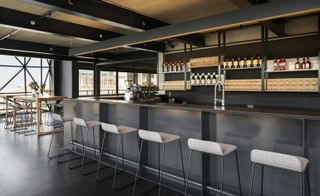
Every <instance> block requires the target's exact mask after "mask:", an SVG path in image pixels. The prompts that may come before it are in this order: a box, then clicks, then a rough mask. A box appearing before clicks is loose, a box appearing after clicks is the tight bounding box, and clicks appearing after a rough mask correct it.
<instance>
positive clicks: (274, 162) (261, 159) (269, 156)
mask: <svg viewBox="0 0 320 196" xmlns="http://www.w3.org/2000/svg"><path fill="white" fill-rule="evenodd" d="M251 161H252V162H254V163H257V164H261V165H266V166H270V167H276V168H281V169H286V170H290V171H295V172H304V171H305V170H306V168H307V166H308V163H309V160H308V159H306V158H304V157H300V156H294V155H288V154H282V153H276V152H270V151H264V150H256V149H255V150H252V151H251Z"/></svg>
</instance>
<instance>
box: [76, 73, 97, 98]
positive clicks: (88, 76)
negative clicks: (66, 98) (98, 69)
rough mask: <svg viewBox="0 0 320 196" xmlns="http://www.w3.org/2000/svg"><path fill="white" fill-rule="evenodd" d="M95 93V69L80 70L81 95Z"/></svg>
mask: <svg viewBox="0 0 320 196" xmlns="http://www.w3.org/2000/svg"><path fill="white" fill-rule="evenodd" d="M92 95H94V85H93V70H85V69H80V70H79V96H92Z"/></svg>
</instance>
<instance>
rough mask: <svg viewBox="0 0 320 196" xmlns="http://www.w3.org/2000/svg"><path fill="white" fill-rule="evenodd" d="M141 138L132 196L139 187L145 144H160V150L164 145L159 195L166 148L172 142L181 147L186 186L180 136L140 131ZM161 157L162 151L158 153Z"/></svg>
mask: <svg viewBox="0 0 320 196" xmlns="http://www.w3.org/2000/svg"><path fill="white" fill-rule="evenodd" d="M139 137H140V139H141V144H140V145H141V146H140V152H139V159H138V168H137V171H136V175H135V180H134V186H133V191H132V195H133V196H134V194H135V190H136V186H137V178H138V173H139V169H140V164H141V154H142V149H143V142H144V141H147V142H154V143H157V144H158V148H159V147H160V145H162V149H163V153H162V158H161V163H160V160H159V167H160V168H159V183H158V186H159V189H158V195H161V182H162V172H163V163H164V157H165V149H166V148H165V146H166V144H168V143H171V142H178V145H179V150H180V159H181V167H182V173H183V182H184V186H186V178H185V171H184V163H183V156H182V148H181V138H180V136H178V135H173V134H168V133H163V132H155V131H146V130H142V129H140V130H139ZM158 153H159V156H160V151H158Z"/></svg>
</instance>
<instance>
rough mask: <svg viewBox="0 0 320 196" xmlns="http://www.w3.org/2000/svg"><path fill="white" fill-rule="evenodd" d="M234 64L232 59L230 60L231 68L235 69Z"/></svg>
mask: <svg viewBox="0 0 320 196" xmlns="http://www.w3.org/2000/svg"><path fill="white" fill-rule="evenodd" d="M234 63H235V62H234V59H231V68H235V66H234Z"/></svg>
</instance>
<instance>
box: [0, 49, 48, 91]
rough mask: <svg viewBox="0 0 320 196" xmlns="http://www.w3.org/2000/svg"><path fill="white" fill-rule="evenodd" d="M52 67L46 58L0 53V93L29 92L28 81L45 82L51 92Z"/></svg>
mask: <svg viewBox="0 0 320 196" xmlns="http://www.w3.org/2000/svg"><path fill="white" fill-rule="evenodd" d="M52 67H53V66H52V61H51V60H48V59H41V58H29V57H16V56H7V55H0V94H9V93H10V94H11V93H12V94H17V93H19V94H22V93H23V94H27V93H31V89H30V88H29V83H30V82H36V83H37V84H38V85H41V84H45V85H46V89H47V90H48V91H49V93H51V92H52V90H51V84H52V77H51V76H52V70H51V69H52Z"/></svg>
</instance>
